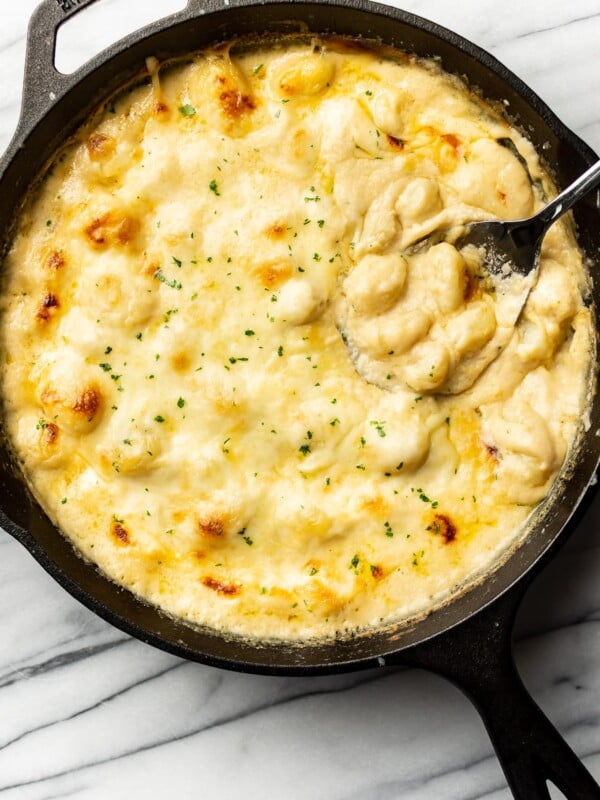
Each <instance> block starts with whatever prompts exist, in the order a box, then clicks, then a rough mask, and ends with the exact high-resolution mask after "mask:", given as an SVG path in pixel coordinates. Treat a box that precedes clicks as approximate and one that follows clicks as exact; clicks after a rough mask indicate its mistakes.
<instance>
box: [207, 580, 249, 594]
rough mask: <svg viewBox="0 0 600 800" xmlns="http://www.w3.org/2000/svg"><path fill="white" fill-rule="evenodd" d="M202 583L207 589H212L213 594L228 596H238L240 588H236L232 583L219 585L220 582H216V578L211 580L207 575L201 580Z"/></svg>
mask: <svg viewBox="0 0 600 800" xmlns="http://www.w3.org/2000/svg"><path fill="white" fill-rule="evenodd" d="M202 583H203V584H204V586H206V587H207V588H208V589H212V590H213V592H218V593H219V594H224V595H228V596H231V595H234V594H239V591H240V587H239V586H236V585H235V584H234V583H221V581H218V580H217V579H216V578H211V577H210V576H209V575H207V576H205V577H204V578H202Z"/></svg>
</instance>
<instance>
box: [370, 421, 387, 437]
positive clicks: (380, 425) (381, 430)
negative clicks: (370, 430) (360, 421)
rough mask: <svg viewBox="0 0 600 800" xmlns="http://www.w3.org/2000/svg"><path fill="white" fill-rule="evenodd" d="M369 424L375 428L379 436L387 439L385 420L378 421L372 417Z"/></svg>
mask: <svg viewBox="0 0 600 800" xmlns="http://www.w3.org/2000/svg"><path fill="white" fill-rule="evenodd" d="M369 424H370V425H372V426H373V427H374V428H375V430H376V431H377V435H378V436H380V437H381V438H382V439H385V436H386V432H385V428H384V427H383V426H384V425H385V422H377V420H376V419H372V420H371V421H370V423H369Z"/></svg>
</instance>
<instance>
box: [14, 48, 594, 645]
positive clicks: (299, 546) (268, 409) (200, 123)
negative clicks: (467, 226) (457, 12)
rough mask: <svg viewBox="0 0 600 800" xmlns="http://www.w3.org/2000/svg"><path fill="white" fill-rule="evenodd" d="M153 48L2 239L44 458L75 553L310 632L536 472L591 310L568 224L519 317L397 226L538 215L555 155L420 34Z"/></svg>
mask: <svg viewBox="0 0 600 800" xmlns="http://www.w3.org/2000/svg"><path fill="white" fill-rule="evenodd" d="M232 52H234V51H232ZM150 68H151V70H152V81H151V82H149V83H148V84H147V85H143V86H140V87H138V88H136V89H134V90H131V91H127V92H125V93H123V94H122V95H121V96H120V97H118V98H117V99H116V100H114V101H112V102H111V103H110V104H109V106H108V107H107V108H106V109H105V110H104V111H103V112H101V113H100V114H99V116H98V118H97V119H96V120H95V121H94V122H93V123H90V125H89V126H88V127H87V128H86V129H85V130H83V131H81V132H80V133H79V134H78V136H77V137H76V140H75V142H74V143H72V144H71V145H69V147H67V148H66V149H65V151H64V152H63V153H61V155H60V157H58V158H57V160H56V163H55V164H54V166H53V169H52V171H51V172H49V173H48V175H47V176H46V178H45V180H44V182H43V185H42V188H41V189H40V191H39V192H38V193H37V195H36V196H35V198H33V199H32V201H31V203H30V205H29V206H28V208H27V209H26V211H25V212H24V213H23V215H22V218H21V221H20V226H19V230H18V233H17V235H16V237H15V240H14V243H13V246H12V250H11V252H10V254H9V256H8V259H7V264H6V270H7V280H6V284H5V291H4V296H3V312H2V319H1V337H2V358H3V362H2V363H3V366H2V392H3V398H4V404H5V413H6V418H7V426H8V430H9V433H10V437H11V439H12V442H13V446H14V448H15V451H16V453H17V456H18V459H19V460H20V462H21V463H22V465H23V470H24V473H25V475H26V477H27V479H28V480H29V482H30V483H31V485H32V487H33V489H34V491H35V493H36V494H37V496H38V497H39V498H40V501H41V502H42V504H43V506H44V507H45V509H46V510H47V512H48V513H49V514H50V515H51V517H52V518H53V519H54V520H56V522H57V523H58V524H59V525H60V527H61V528H62V530H63V531H64V532H65V534H66V535H67V536H68V537H69V538H70V539H71V540H72V542H73V543H74V545H75V546H76V547H77V548H78V550H79V551H80V552H81V553H82V554H83V556H84V557H86V558H88V559H90V560H92V561H93V562H94V563H96V564H97V565H98V566H99V567H100V569H101V570H102V571H103V572H104V573H106V574H107V575H108V576H109V577H110V578H112V579H113V580H115V581H116V582H118V583H120V584H121V585H123V586H125V587H127V588H128V589H130V590H131V591H133V592H135V593H136V594H137V595H139V596H140V597H142V598H144V599H146V600H147V601H148V602H150V603H153V604H156V605H158V606H159V607H160V608H162V609H163V610H165V611H166V612H168V613H170V614H172V615H175V616H177V617H180V618H183V619H185V620H187V621H189V622H191V623H194V624H199V625H207V626H210V627H212V628H216V629H219V630H224V631H226V632H228V633H234V634H241V635H244V636H250V637H260V638H284V639H307V638H311V637H315V636H319V637H323V636H333V635H341V634H342V635H343V634H345V633H351V632H353V631H356V630H357V629H360V628H364V627H368V626H373V625H381V624H387V623H391V622H396V621H398V620H403V619H410V618H414V617H415V616H417V615H419V614H422V613H425V612H427V611H428V610H430V609H431V608H433V607H435V606H436V605H439V604H440V603H442V602H445V601H447V600H448V599H449V598H451V597H452V596H453V594H454V593H456V591H458V590H459V589H460V588H461V587H465V586H467V585H469V583H470V582H472V581H474V580H477V579H479V578H480V576H481V575H482V574H484V573H485V572H486V571H489V570H490V569H492V568H493V567H494V566H495V565H497V564H498V563H500V561H501V559H502V558H503V554H505V553H506V552H508V550H509V549H510V548H511V547H512V546H514V544H515V543H516V542H518V540H519V536H520V533H521V531H522V530H524V528H523V526H524V524H525V523H526V520H527V518H528V516H529V515H530V513H531V511H532V509H533V508H534V507H535V506H536V504H538V503H539V502H540V501H541V500H542V499H543V498H544V497H545V496H546V494H547V493H548V491H549V489H550V487H551V486H552V483H553V481H554V480H555V478H556V476H557V474H558V472H559V470H560V468H561V465H562V463H563V461H564V459H565V456H566V454H567V452H568V449H569V446H570V444H571V443H572V442H573V440H574V437H575V435H576V431H577V425H578V420H579V419H580V418H581V415H582V411H583V409H584V403H585V395H586V390H587V386H588V384H587V380H588V371H589V364H590V358H591V351H592V345H593V338H592V333H591V322H590V312H589V311H588V309H587V308H586V307H585V305H584V304H583V302H582V287H583V286H584V283H585V275H584V271H583V268H582V261H581V254H580V252H579V250H578V248H577V246H576V243H575V241H574V239H573V236H572V233H571V231H570V229H569V227H568V225H567V224H566V223H563V222H561V223H559V224H557V225H555V226H554V227H553V229H552V230H551V231H550V233H549V234H548V236H547V238H546V240H545V242H544V247H543V253H542V265H541V270H540V278H539V281H538V283H537V286H536V287H535V288H534V290H533V291H532V293H531V296H530V298H529V301H528V303H527V306H526V307H525V310H524V313H523V314H522V316H521V318H520V321H519V323H518V325H517V326H516V327H515V328H514V329H513V328H512V326H509V327H508V328H507V326H506V325H504V324H503V321H502V310H501V304H500V303H499V302H498V298H497V297H495V296H494V295H493V294H492V293H490V292H489V291H488V290H487V289H486V286H485V283H483V284H482V283H481V282H480V281H478V280H477V272H476V269H475V268H474V266H473V263H472V261H470V260H469V258H468V255H467V254H465V253H459V252H458V251H457V250H456V249H455V248H454V247H453V246H452V245H451V244H450V243H448V242H441V243H438V244H435V245H434V246H432V247H430V248H428V249H426V250H425V251H423V252H417V253H412V254H409V253H410V251H407V250H406V249H407V248H409V247H410V246H411V245H413V244H414V243H415V242H417V241H419V240H421V239H423V237H426V236H428V235H429V234H431V233H432V232H434V231H444V230H447V229H449V228H452V227H455V226H459V225H462V224H463V223H465V222H466V221H469V220H474V219H483V218H488V217H490V216H496V215H497V216H500V217H505V218H510V217H520V216H524V215H527V214H529V213H531V212H532V211H533V210H534V209H535V208H538V207H539V206H540V205H541V204H542V202H543V199H544V197H543V194H542V190H541V189H540V188H539V187H541V186H543V187H544V191H546V192H549V191H551V187H550V185H549V182H548V178H547V176H546V175H545V174H544V173H543V172H542V170H541V168H540V165H539V162H538V159H537V157H536V155H535V153H534V151H533V149H532V147H531V145H530V144H529V143H528V142H527V141H526V140H525V139H524V138H523V137H522V136H521V135H520V134H519V133H518V132H517V131H515V130H514V129H513V128H512V127H511V126H510V125H509V124H508V123H507V122H506V121H504V120H503V119H502V118H500V117H499V116H498V115H497V114H496V113H495V112H493V111H492V110H491V109H490V108H489V107H488V106H487V105H486V104H485V103H484V102H483V101H481V100H479V99H477V98H476V97H475V96H474V95H472V94H470V93H469V92H468V90H467V89H466V88H465V87H464V86H462V85H461V84H460V83H459V82H458V81H457V80H456V79H454V78H450V77H449V76H447V75H445V74H444V73H443V72H441V70H440V69H439V68H438V67H437V66H435V65H433V64H432V63H427V62H420V61H418V60H416V59H413V58H408V57H405V56H402V55H399V56H398V58H396V59H390V58H384V57H383V56H382V55H380V54H379V53H378V52H376V51H366V50H365V51H360V50H358V49H356V48H350V47H347V46H345V45H344V43H343V42H339V41H338V42H334V41H331V42H328V41H326V40H325V41H321V42H307V43H304V44H303V43H298V42H295V43H294V42H289V43H280V45H278V46H273V47H265V46H262V48H260V47H259V48H257V47H254V48H250V49H245V50H242V51H240V52H239V53H238V54H237V55H236V56H233V55H232V54H231V52H230V51H229V50H219V51H210V52H205V53H201V54H198V55H197V56H195V57H194V58H192V59H190V60H189V61H187V62H186V63H185V64H178V65H177V64H176V65H170V66H169V68H168V69H164V68H163V69H162V70H159V69H158V66H157V65H156V64H151V65H150ZM507 139H509V140H511V141H512V143H513V145H514V149H517V150H518V151H520V153H521V155H522V160H519V159H518V158H517V157H516V156H515V155H514V152H513V149H511V148H509V147H506V146H504V145H503V143H502V142H503V141H504V140H507ZM523 160H525V161H526V163H527V169H526V168H525V167H524V166H523ZM528 172H529V174H528ZM532 180H533V181H535V182H536V183H535V186H537V187H538V188H533V186H534V184H532ZM499 330H502V331H504V334H505V335H504V338H503V340H502V347H504V350H503V352H502V354H501V355H500V357H499V358H497V359H496V360H495V361H493V363H492V364H491V365H490V366H489V367H488V369H487V370H486V371H485V372H483V373H482V374H481V375H480V377H479V378H478V379H477V380H476V381H475V383H474V385H473V387H472V389H471V390H470V391H468V392H465V393H463V394H461V395H458V396H451V395H445V394H443V389H444V387H445V386H446V385H448V382H449V381H451V379H452V375H453V374H455V372H456V370H458V369H459V368H461V365H463V366H464V364H465V363H471V362H473V363H476V362H477V359H480V360H481V358H483V356H482V355H481V354H482V353H487V352H489V345H490V342H495V341H496V339H495V337H496V336H497V332H498V331H499ZM486 347H488V351H486V350H485V348H486ZM353 348H354V349H353ZM477 363H479V362H477ZM486 363H487V362H486ZM357 367H361V369H358V370H357ZM363 368H364V369H363ZM365 374H366V375H367V377H369V379H370V380H369V381H367V380H365V377H364V375H365ZM386 381H389V389H390V391H388V390H387V388H386ZM382 387H383V388H382ZM392 390H393V391H392Z"/></svg>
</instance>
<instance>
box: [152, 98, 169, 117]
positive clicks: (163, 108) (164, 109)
mask: <svg viewBox="0 0 600 800" xmlns="http://www.w3.org/2000/svg"><path fill="white" fill-rule="evenodd" d="M169 111H170V108H169V106H168V105H167V104H166V103H165V102H164V100H159V101H158V102H157V103H156V105H155V106H154V112H155V113H156V114H158V115H162V114H168V113H169Z"/></svg>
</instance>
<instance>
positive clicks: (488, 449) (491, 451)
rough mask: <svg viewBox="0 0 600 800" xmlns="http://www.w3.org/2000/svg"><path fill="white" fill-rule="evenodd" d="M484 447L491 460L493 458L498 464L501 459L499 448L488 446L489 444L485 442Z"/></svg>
mask: <svg viewBox="0 0 600 800" xmlns="http://www.w3.org/2000/svg"><path fill="white" fill-rule="evenodd" d="M483 446H484V447H485V450H486V453H487V454H488V455H489V457H490V458H491V459H492V460H493V461H496V462H498V461H499V460H500V459H499V455H498V453H499V450H498V448H497V447H496V445H493V444H487V442H483Z"/></svg>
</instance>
